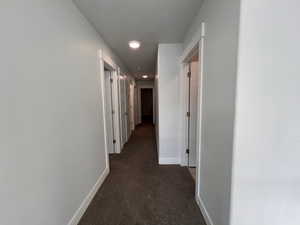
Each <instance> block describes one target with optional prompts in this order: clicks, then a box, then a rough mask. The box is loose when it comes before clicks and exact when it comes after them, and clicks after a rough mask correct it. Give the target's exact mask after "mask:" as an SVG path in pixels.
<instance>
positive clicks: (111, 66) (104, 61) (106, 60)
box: [98, 50, 121, 163]
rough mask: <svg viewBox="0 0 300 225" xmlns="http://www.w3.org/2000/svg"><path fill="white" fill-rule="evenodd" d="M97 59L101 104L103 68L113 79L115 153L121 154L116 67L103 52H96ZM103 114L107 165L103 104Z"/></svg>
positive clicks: (103, 93) (103, 94) (103, 98)
mask: <svg viewBox="0 0 300 225" xmlns="http://www.w3.org/2000/svg"><path fill="white" fill-rule="evenodd" d="M98 58H99V62H100V80H101V89H102V90H101V92H102V94H101V95H102V96H101V97H102V102H103V103H104V102H105V91H104V90H105V86H104V76H105V72H104V67H105V66H107V67H109V69H110V71H111V76H112V79H113V85H112V86H113V100H114V102H113V103H114V105H113V109H114V111H115V113H114V124H113V125H114V129H115V140H116V143H115V153H121V143H120V127H119V99H118V98H119V97H118V85H117V82H118V67H117V66H116V65H115V64H114V62H113V61H112V60H111V58H109V57H108V56H106V55H105V54H104V52H103V51H102V50H99V51H98ZM103 110H104V111H103V112H104V116H103V117H104V118H103V119H104V128H105V131H104V136H105V146H106V149H105V152H106V156H107V158H106V161H107V163H109V159H108V143H106V139H107V133H106V127H107V124H106V118H105V112H106V111H105V104H103Z"/></svg>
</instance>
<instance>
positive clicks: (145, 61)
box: [74, 0, 202, 77]
mask: <svg viewBox="0 0 300 225" xmlns="http://www.w3.org/2000/svg"><path fill="white" fill-rule="evenodd" d="M74 2H75V3H76V5H77V6H78V8H79V9H80V11H81V12H82V13H83V14H84V15H85V17H86V18H87V19H88V20H89V21H90V22H91V23H92V24H93V26H94V27H95V29H96V30H97V31H98V32H99V34H100V35H101V37H102V38H103V39H104V40H105V41H106V42H107V44H108V45H109V46H110V47H111V48H112V49H113V50H114V51H115V53H116V54H117V55H118V56H119V57H120V58H121V59H122V60H123V62H124V63H125V64H126V65H127V67H128V69H129V70H130V72H132V73H133V74H134V75H136V76H137V77H139V76H140V75H142V74H149V75H150V74H152V75H153V74H154V73H155V65H156V54H157V45H158V43H178V42H182V40H183V37H184V35H185V32H186V31H187V29H188V27H189V25H190V24H191V23H192V21H193V19H194V18H195V16H196V15H197V12H198V11H199V8H200V6H201V3H202V0H74ZM130 40H139V41H141V43H142V46H141V48H140V49H139V50H135V51H134V50H131V49H129V47H128V42H129V41H130Z"/></svg>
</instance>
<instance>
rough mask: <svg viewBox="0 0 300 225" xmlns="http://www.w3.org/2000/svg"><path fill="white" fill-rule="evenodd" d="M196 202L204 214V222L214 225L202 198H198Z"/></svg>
mask: <svg viewBox="0 0 300 225" xmlns="http://www.w3.org/2000/svg"><path fill="white" fill-rule="evenodd" d="M196 202H197V204H198V206H199V208H200V210H201V212H202V215H203V217H204V220H205V222H206V224H207V225H214V223H213V221H212V219H211V217H210V215H209V213H208V211H207V209H206V207H205V205H204V202H203V201H202V200H201V198H200V196H196Z"/></svg>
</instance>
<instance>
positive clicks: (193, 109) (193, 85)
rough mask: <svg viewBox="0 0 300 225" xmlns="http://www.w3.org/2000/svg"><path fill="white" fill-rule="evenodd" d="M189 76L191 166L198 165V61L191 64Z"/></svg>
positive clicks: (189, 154) (189, 160)
mask: <svg viewBox="0 0 300 225" xmlns="http://www.w3.org/2000/svg"><path fill="white" fill-rule="evenodd" d="M189 72H190V75H189V76H187V79H188V80H187V88H186V90H187V94H186V96H187V129H186V131H187V134H186V135H187V161H188V166H189V167H196V158H197V124H198V121H197V118H198V62H196V61H195V62H191V63H190V64H189Z"/></svg>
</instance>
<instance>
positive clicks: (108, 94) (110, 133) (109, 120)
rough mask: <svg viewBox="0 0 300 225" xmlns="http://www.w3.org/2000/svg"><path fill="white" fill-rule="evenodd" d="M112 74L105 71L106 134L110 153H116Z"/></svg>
mask: <svg viewBox="0 0 300 225" xmlns="http://www.w3.org/2000/svg"><path fill="white" fill-rule="evenodd" d="M110 79H111V73H110V72H109V71H105V110H106V116H105V118H106V124H107V126H106V133H107V146H108V153H110V154H111V153H114V152H115V150H114V144H113V140H114V130H113V127H114V126H113V115H112V111H113V109H112V89H111V80H110Z"/></svg>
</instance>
